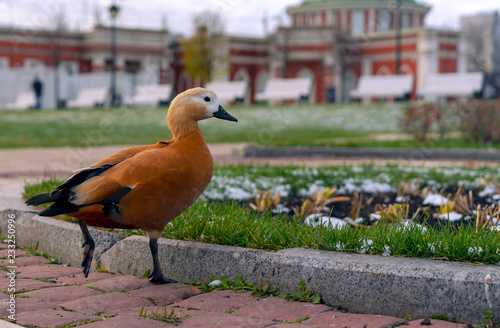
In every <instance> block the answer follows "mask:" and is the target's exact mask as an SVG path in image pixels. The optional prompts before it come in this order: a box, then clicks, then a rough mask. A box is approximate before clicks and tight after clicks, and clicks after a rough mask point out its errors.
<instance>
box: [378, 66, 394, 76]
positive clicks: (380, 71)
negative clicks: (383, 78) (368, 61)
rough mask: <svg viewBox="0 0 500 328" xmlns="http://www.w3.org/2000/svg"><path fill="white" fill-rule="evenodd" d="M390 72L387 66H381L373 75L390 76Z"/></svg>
mask: <svg viewBox="0 0 500 328" xmlns="http://www.w3.org/2000/svg"><path fill="white" fill-rule="evenodd" d="M391 74H392V72H391V70H390V69H389V67H387V66H382V67H380V68H379V69H378V70H377V73H376V74H375V75H391Z"/></svg>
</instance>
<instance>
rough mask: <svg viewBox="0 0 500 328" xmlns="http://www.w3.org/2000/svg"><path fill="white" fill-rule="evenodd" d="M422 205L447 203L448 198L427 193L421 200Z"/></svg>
mask: <svg viewBox="0 0 500 328" xmlns="http://www.w3.org/2000/svg"><path fill="white" fill-rule="evenodd" d="M422 204H423V205H434V206H441V205H446V204H448V199H446V197H444V196H443V195H440V194H433V193H429V194H428V195H427V197H425V199H424V201H423V202H422Z"/></svg>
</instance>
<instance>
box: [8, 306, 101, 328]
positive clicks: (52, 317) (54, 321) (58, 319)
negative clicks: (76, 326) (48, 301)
mask: <svg viewBox="0 0 500 328" xmlns="http://www.w3.org/2000/svg"><path fill="white" fill-rule="evenodd" d="M93 318H95V317H93V316H91V315H88V314H83V313H79V312H70V311H64V310H61V309H59V310H42V311H36V312H25V313H20V314H18V315H16V323H17V324H18V325H34V326H39V327H56V326H60V325H63V324H66V323H71V322H77V321H80V320H89V319H93Z"/></svg>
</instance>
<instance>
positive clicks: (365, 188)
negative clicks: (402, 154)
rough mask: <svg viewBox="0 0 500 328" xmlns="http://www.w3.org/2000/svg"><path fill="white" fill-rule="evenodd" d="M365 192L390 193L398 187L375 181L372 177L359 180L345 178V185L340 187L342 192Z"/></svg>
mask: <svg viewBox="0 0 500 328" xmlns="http://www.w3.org/2000/svg"><path fill="white" fill-rule="evenodd" d="M355 191H358V192H365V193H368V194H376V193H378V192H380V193H390V192H395V191H396V189H395V188H393V187H392V186H391V185H389V184H387V183H380V182H375V181H373V180H371V179H364V180H361V181H357V180H355V179H353V178H350V179H346V180H344V185H343V186H342V187H340V188H339V190H338V192H339V193H340V194H352V193H353V192H355Z"/></svg>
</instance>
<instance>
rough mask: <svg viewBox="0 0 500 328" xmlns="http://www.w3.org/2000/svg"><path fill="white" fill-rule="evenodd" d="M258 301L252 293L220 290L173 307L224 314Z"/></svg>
mask: <svg viewBox="0 0 500 328" xmlns="http://www.w3.org/2000/svg"><path fill="white" fill-rule="evenodd" d="M257 300H259V299H258V298H257V297H254V296H252V295H250V293H236V292H235V291H234V290H220V291H216V292H211V293H206V294H201V295H197V296H193V297H191V298H188V299H187V300H184V301H181V302H177V303H174V304H172V306H177V307H183V308H188V309H197V310H207V311H217V312H222V311H226V310H231V309H237V308H239V307H242V306H244V305H246V304H249V303H253V302H255V301H257Z"/></svg>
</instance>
